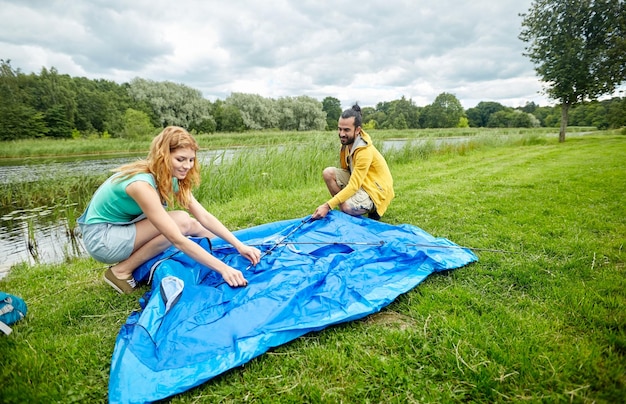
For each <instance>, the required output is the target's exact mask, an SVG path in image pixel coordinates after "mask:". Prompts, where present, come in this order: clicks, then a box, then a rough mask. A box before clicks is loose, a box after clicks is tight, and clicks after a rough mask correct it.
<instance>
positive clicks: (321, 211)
mask: <svg viewBox="0 0 626 404" xmlns="http://www.w3.org/2000/svg"><path fill="white" fill-rule="evenodd" d="M328 212H330V205H328V203H324V204H322V205H320V206H318V207H317V209H315V212H313V215H312V216H311V218H312V219H314V220H315V219H321V218H323V217H326V215H327V214H328Z"/></svg>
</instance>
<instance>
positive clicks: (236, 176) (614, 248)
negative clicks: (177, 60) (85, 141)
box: [0, 132, 626, 403]
mask: <svg viewBox="0 0 626 404" xmlns="http://www.w3.org/2000/svg"><path fill="white" fill-rule="evenodd" d="M333 140H336V139H334V138H333ZM335 146H336V145H335ZM428 147H429V146H423V145H422V146H408V147H407V149H406V150H402V151H398V152H395V153H391V154H390V156H389V157H390V158H389V160H390V165H391V168H392V171H393V174H394V180H395V185H396V194H397V196H396V199H395V200H394V201H393V203H392V205H391V207H390V209H389V211H388V213H387V214H386V215H385V217H384V218H383V220H384V221H385V222H388V223H395V224H401V223H411V224H414V225H417V226H419V227H421V228H423V229H424V230H426V231H428V232H429V233H431V234H433V235H435V236H440V237H447V238H449V239H451V240H452V241H455V242H457V243H459V244H461V245H465V246H469V247H475V248H489V249H499V250H503V251H508V252H500V253H494V252H486V251H477V254H478V255H479V257H480V260H479V262H477V263H475V264H472V265H470V266H468V267H465V268H461V269H457V270H454V271H450V272H447V273H442V274H437V275H433V276H431V277H429V278H427V279H426V281H424V282H423V283H422V284H421V285H419V286H418V287H417V288H415V289H414V290H412V291H410V292H408V293H406V294H404V295H402V296H400V297H399V298H398V299H396V301H394V302H393V303H392V304H391V305H389V306H388V307H387V308H385V309H383V310H382V311H381V312H380V313H377V314H374V315H371V316H368V317H367V318H365V319H363V320H360V321H354V322H351V323H347V324H343V325H339V326H334V327H330V328H327V329H325V330H323V331H320V332H316V333H311V334H308V335H306V336H304V337H302V338H299V339H297V340H295V341H292V342H291V343H288V344H285V345H283V346H280V347H277V348H276V349H273V350H272V351H271V352H268V353H266V354H264V355H262V356H260V357H258V358H256V359H254V360H252V361H251V362H249V363H248V364H246V365H245V366H242V367H240V368H237V369H233V370H231V371H229V372H226V373H225V374H223V375H220V376H218V377H216V378H214V379H212V380H210V381H208V382H207V383H205V384H203V385H202V386H199V387H197V388H195V389H192V390H190V391H188V392H185V393H183V394H180V395H177V396H175V397H173V398H171V399H169V400H166V401H167V402H172V403H196V402H220V403H239V402H259V403H260V402H263V403H265V402H272V403H274V402H277V403H300V402H312V403H318V402H319V403H338V402H344V403H353V402H354V403H357V402H358V403H361V402H363V403H365V402H371V403H380V402H391V403H410V402H420V403H441V402H481V403H491V402H563V403H565V402H577V403H578V402H580V403H585V402H589V403H592V402H593V403H616V402H624V401H625V398H626V277H625V275H626V270H625V267H624V262H625V258H626V254H625V253H624V242H625V241H626V208H625V204H624V195H626V167H625V166H624V164H623V159H624V156H625V155H626V137H624V136H620V135H615V134H611V133H601V132H599V133H598V134H595V135H590V136H580V137H572V138H569V139H568V140H567V141H566V142H565V143H563V144H559V143H558V142H557V139H556V137H555V138H550V139H545V138H543V137H538V136H533V135H524V134H522V135H520V136H519V137H514V138H513V137H508V140H503V139H498V138H497V137H495V136H490V137H489V139H482V140H481V139H477V140H476V141H472V142H469V143H466V144H463V145H458V146H454V147H452V146H451V147H447V148H443V149H441V150H433V149H429V148H428ZM330 148H332V144H326V143H324V142H322V144H319V145H318V146H315V147H314V146H309V147H306V148H305V149H306V150H304V151H298V150H294V149H292V148H289V149H287V150H284V149H283V150H280V149H275V148H269V149H268V150H266V151H265V152H264V154H254V155H252V154H251V155H247V154H245V153H244V154H243V155H242V156H241V159H240V160H238V161H236V163H235V164H232V165H228V166H223V167H217V166H215V167H211V166H208V167H205V172H204V182H203V187H202V189H201V190H199V191H198V192H197V195H198V198H199V199H200V200H201V201H202V202H203V203H205V204H206V205H207V207H208V209H209V210H210V211H211V212H212V213H214V214H215V215H216V216H218V217H219V218H220V219H222V221H223V222H224V223H225V224H226V225H227V226H228V227H230V228H231V229H237V228H243V227H248V226H252V225H255V224H261V223H266V222H270V221H275V220H282V219H289V218H295V217H301V216H304V215H308V214H310V213H312V212H313V210H314V209H315V207H316V206H317V205H319V203H320V201H323V200H325V199H326V198H327V195H326V194H327V191H326V190H325V187H324V185H323V184H322V181H321V179H320V178H319V172H320V171H321V169H322V168H323V166H325V165H326V164H328V163H329V162H331V163H333V162H334V160H335V159H334V156H332V155H331V156H328V155H325V154H324V153H326V151H327V150H330ZM335 148H336V147H335ZM333 150H334V151H336V150H335V149H333ZM306 153H310V157H311V158H310V159H309V158H308V157H307V156H308V155H309V154H306ZM299 158H300V161H299V160H298V159H299ZM262 181H263V182H262ZM229 184H230V185H229ZM101 272H102V265H100V264H98V263H96V262H95V261H93V260H90V259H79V260H72V261H70V262H68V263H63V264H59V265H36V266H32V267H30V266H26V265H19V266H16V267H14V268H13V269H12V271H11V273H10V275H9V276H8V277H7V278H6V279H4V280H1V281H0V290H3V291H6V292H9V293H14V294H17V295H20V296H22V297H24V298H25V299H26V301H27V303H28V304H29V313H28V315H27V317H26V318H25V319H24V320H23V321H21V322H20V323H18V324H16V325H15V327H14V333H13V334H12V335H11V336H9V337H2V338H0V353H1V358H2V359H1V362H2V365H3V366H2V370H0V375H1V380H2V386H1V388H0V402H3V403H22V402H42V403H44V402H45V403H47V402H105V401H106V399H107V385H108V372H109V366H110V357H111V353H112V350H113V346H114V344H115V337H116V335H117V332H118V331H119V329H120V327H121V325H122V324H123V323H124V322H125V320H126V317H127V316H128V314H129V313H130V312H131V311H132V310H135V309H137V308H138V303H137V299H138V297H139V295H140V294H139V293H138V294H135V295H132V296H120V295H118V294H116V293H115V292H114V291H113V290H112V289H111V288H110V287H108V286H106V285H105V284H104V283H103V282H102V281H101V278H100V275H101ZM138 382H139V383H140V382H141V381H138Z"/></svg>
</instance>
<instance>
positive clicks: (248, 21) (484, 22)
mask: <svg viewBox="0 0 626 404" xmlns="http://www.w3.org/2000/svg"><path fill="white" fill-rule="evenodd" d="M530 5H531V0H495V1H494V0H474V1H466V0H369V1H368V0H361V1H359V0H351V1H344V0H332V1H330V0H299V1H298V0H258V1H253V0H228V1H217V0H204V1H202V0H176V1H170V0H129V1H126V0H90V1H89V0H73V1H71V2H70V1H63V0H58V1H57V0H13V1H11V0H0V21H2V24H1V25H0V59H4V60H5V61H7V60H10V61H11V66H12V67H13V68H14V69H20V70H21V71H22V72H23V73H31V72H34V73H39V72H40V71H41V68H42V67H46V68H48V69H49V68H51V67H55V68H56V69H57V70H58V72H59V73H61V74H69V75H70V76H84V77H88V78H91V79H107V80H113V81H116V82H118V83H123V82H129V81H130V80H132V79H133V78H135V77H141V78H144V79H149V80H154V81H172V82H175V83H181V84H185V85H187V86H189V87H192V88H195V89H197V90H200V91H201V92H202V93H203V94H204V96H205V97H206V98H208V99H210V100H211V101H215V100H216V99H225V98H227V97H228V96H229V95H230V94H231V93H232V92H243V93H251V94H259V95H261V96H263V97H269V98H280V97H295V96H300V95H308V96H311V97H314V98H316V99H318V100H320V101H321V100H323V99H324V98H325V97H327V96H331V97H335V98H338V99H339V100H340V101H341V103H342V106H343V107H349V106H350V105H351V104H352V103H354V102H355V101H358V102H359V104H360V105H362V106H375V105H376V103H378V102H381V101H392V100H396V99H399V98H400V97H402V96H405V97H406V98H410V99H412V100H413V101H414V102H415V104H416V105H418V106H424V105H427V104H430V103H432V102H433V100H434V99H435V97H436V96H437V95H438V94H440V93H442V92H447V93H452V94H454V95H455V96H456V97H457V98H458V99H459V100H460V101H461V103H462V104H463V107H465V108H470V107H474V106H476V104H477V103H478V102H480V101H497V102H500V103H501V104H503V105H507V106H511V107H517V106H523V105H524V104H526V103H527V102H530V101H533V102H535V103H537V104H539V105H542V106H544V105H552V104H553V102H552V101H550V100H548V99H546V98H545V97H543V96H542V95H541V94H540V90H541V83H540V82H539V80H538V78H537V77H536V75H535V71H534V68H533V64H532V63H531V62H530V60H529V59H528V58H527V57H525V56H523V55H522V52H523V50H524V43H523V42H522V41H520V40H519V39H518V35H519V32H520V30H521V17H520V16H519V14H520V13H523V12H526V11H528V9H529V7H530Z"/></svg>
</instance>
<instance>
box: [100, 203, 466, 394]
mask: <svg viewBox="0 0 626 404" xmlns="http://www.w3.org/2000/svg"><path fill="white" fill-rule="evenodd" d="M235 234H236V235H237V237H238V238H239V239H240V240H242V241H244V242H245V243H247V244H250V245H256V246H258V248H259V249H260V250H261V252H262V253H264V255H263V256H262V259H261V262H260V263H259V264H258V265H256V266H254V267H251V266H250V265H249V262H248V261H247V260H246V259H245V258H243V257H241V256H240V255H239V254H238V253H237V251H236V250H235V249H234V248H233V247H232V246H230V245H228V244H226V243H224V242H223V241H221V240H215V241H213V245H212V246H210V244H209V242H208V241H207V240H205V239H198V240H196V241H197V242H198V243H199V244H200V245H202V246H203V247H205V248H206V249H211V250H212V252H213V254H214V255H215V256H216V257H218V258H219V259H221V260H222V261H224V262H226V263H228V264H229V265H231V266H232V267H234V268H238V269H240V270H242V271H244V275H245V276H246V278H247V279H248V282H249V284H248V286H247V287H245V288H231V287H229V286H228V285H227V284H226V283H224V282H223V280H222V278H221V277H220V276H219V275H218V274H217V273H215V272H214V271H211V270H209V269H207V268H206V267H203V266H201V265H199V264H197V263H196V262H194V261H193V260H192V259H191V258H189V257H188V256H186V255H185V254H184V253H182V252H180V251H178V250H176V249H174V248H170V249H169V250H167V251H165V252H164V253H162V254H160V255H159V256H157V257H155V258H154V259H152V260H150V261H149V262H147V263H145V264H144V265H142V266H141V267H140V268H138V269H137V270H136V271H135V277H136V278H137V279H143V280H149V281H151V284H152V288H151V290H150V291H148V292H147V293H146V294H145V295H144V296H143V297H142V298H141V300H140V303H141V306H142V310H141V311H138V312H134V313H132V314H131V315H130V317H129V318H128V319H127V322H126V324H125V325H124V326H123V327H122V329H121V330H120V333H119V335H118V337H117V340H116V344H115V349H114V351H113V357H112V361H111V371H110V380H109V401H110V402H112V403H118V402H119V403H141V402H151V401H156V400H160V399H163V398H166V397H169V396H171V395H174V394H176V393H180V392H183V391H185V390H188V389H190V388H192V387H194V386H197V385H199V384H201V383H204V382H206V381H208V380H210V379H211V378H213V377H215V376H217V375H219V374H221V373H223V372H225V371H227V370H229V369H232V368H234V367H237V366H240V365H242V364H244V363H246V362H248V361H250V360H251V359H253V358H254V357H256V356H259V355H261V354H263V353H264V352H267V350H269V349H270V348H272V347H275V346H278V345H281V344H284V343H286V342H289V341H291V340H293V339H295V338H298V337H299V336H302V335H304V334H306V333H309V332H311V331H318V330H321V329H323V328H325V327H328V326H329V325H333V324H338V323H342V322H346V321H351V320H355V319H359V318H362V317H365V316H367V315H368V314H371V313H375V312H377V311H379V310H380V309H381V308H383V307H385V306H386V305H388V304H389V303H390V302H392V301H393V300H394V299H395V298H396V297H397V296H399V295H400V294H402V293H405V292H407V291H409V290H410V289H412V288H414V287H415V286H417V285H418V284H419V283H420V282H422V281H423V280H424V279H425V278H426V277H427V276H428V275H430V274H432V273H433V272H437V271H443V270H450V269H454V268H459V267H462V266H464V265H467V264H469V263H471V262H473V261H476V260H477V257H476V256H475V255H474V254H473V253H472V252H471V251H469V250H468V249H464V248H460V247H459V246H457V245H456V244H454V243H452V242H451V241H449V240H447V239H442V238H435V237H433V236H431V235H430V234H428V233H426V232H425V231H423V230H421V229H419V228H418V227H415V226H412V225H406V224H405V225H399V226H395V225H390V224H386V223H383V222H377V221H373V220H370V219H365V218H358V217H356V218H355V217H351V216H348V215H345V214H342V213H339V212H330V213H329V215H328V216H327V217H326V218H324V219H320V220H315V221H314V220H310V217H307V218H303V219H293V220H286V221H281V222H275V223H268V224H265V225H261V226H257V227H252V228H249V229H244V230H240V231H237V232H235Z"/></svg>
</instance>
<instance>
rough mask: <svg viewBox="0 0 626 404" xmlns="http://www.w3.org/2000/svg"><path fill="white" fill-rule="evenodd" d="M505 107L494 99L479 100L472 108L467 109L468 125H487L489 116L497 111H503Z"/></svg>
mask: <svg viewBox="0 0 626 404" xmlns="http://www.w3.org/2000/svg"><path fill="white" fill-rule="evenodd" d="M505 109H506V107H505V106H504V105H502V104H500V103H498V102H494V101H481V102H479V103H478V105H476V106H475V107H473V108H469V109H468V110H467V112H466V113H467V119H468V120H469V125H470V126H471V127H473V128H477V127H479V128H484V127H486V126H488V123H489V118H491V115H492V114H495V113H496V112H498V111H504V110H505Z"/></svg>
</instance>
